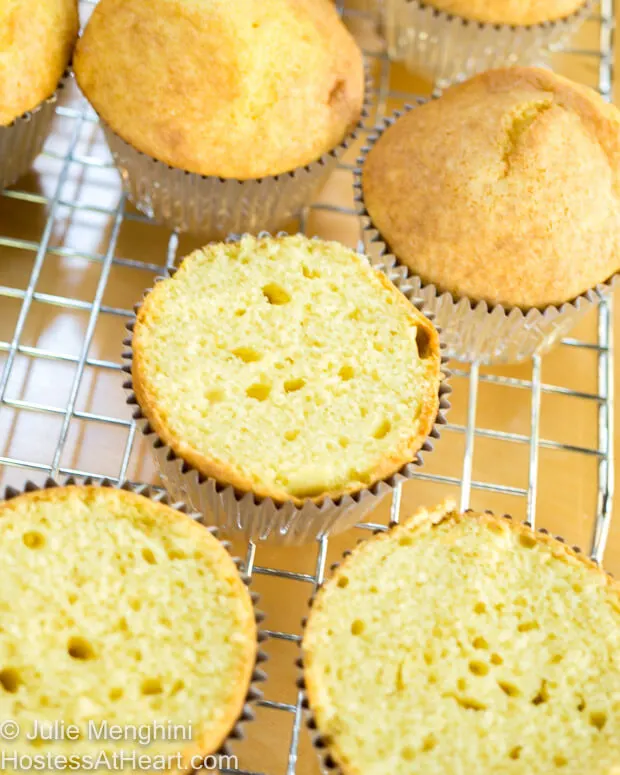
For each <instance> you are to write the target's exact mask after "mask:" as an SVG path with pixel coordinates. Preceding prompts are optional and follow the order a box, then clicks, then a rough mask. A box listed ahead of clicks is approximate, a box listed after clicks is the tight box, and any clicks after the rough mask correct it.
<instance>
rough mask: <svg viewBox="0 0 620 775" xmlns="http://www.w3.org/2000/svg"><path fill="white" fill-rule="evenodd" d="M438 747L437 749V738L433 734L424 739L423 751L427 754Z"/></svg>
mask: <svg viewBox="0 0 620 775" xmlns="http://www.w3.org/2000/svg"><path fill="white" fill-rule="evenodd" d="M436 747H437V738H436V737H435V735H433V734H430V735H427V736H426V737H425V738H424V742H423V743H422V750H423V751H424V752H425V753H427V752H428V751H432V750H433V748H436Z"/></svg>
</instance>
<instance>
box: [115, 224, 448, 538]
mask: <svg viewBox="0 0 620 775" xmlns="http://www.w3.org/2000/svg"><path fill="white" fill-rule="evenodd" d="M130 328H131V329H132V330H133V339H132V340H130V341H129V342H128V343H129V344H131V348H132V349H131V352H130V353H128V354H127V356H128V357H129V358H130V359H131V364H130V365H129V366H127V368H126V370H127V371H128V372H129V373H130V374H131V381H130V382H129V383H126V387H127V388H128V389H129V390H130V391H131V394H130V399H129V400H130V402H133V403H136V404H137V405H138V407H139V408H138V412H137V413H136V415H135V417H136V419H138V420H139V421H140V422H141V424H142V427H143V429H144V431H145V433H146V434H148V435H149V436H150V438H151V440H152V442H153V448H154V452H155V458H156V461H157V464H158V466H159V469H160V473H161V475H162V478H163V481H164V484H165V486H166V488H167V489H168V490H169V491H170V492H171V493H172V494H174V496H175V497H179V498H181V499H183V500H186V501H188V502H189V503H191V504H192V506H193V507H194V508H195V509H197V510H198V511H200V512H201V513H202V514H203V515H204V516H205V519H206V521H208V522H209V523H214V524H217V525H219V526H221V527H223V528H225V529H226V530H228V531H231V532H232V531H241V532H243V533H244V534H245V536H247V537H249V538H252V539H254V540H263V539H270V540H272V541H278V542H288V543H293V542H295V543H300V542H302V541H309V540H313V539H315V538H317V537H321V536H323V535H326V534H327V533H328V532H336V531H338V530H343V529H345V528H347V527H349V526H351V525H352V524H354V523H355V522H356V521H358V520H359V519H361V517H362V516H363V515H364V514H366V513H367V512H368V511H369V510H370V509H372V508H373V507H374V506H375V505H376V503H377V501H378V499H379V497H380V496H381V495H383V493H384V492H386V491H387V489H388V488H389V487H392V486H393V485H394V484H395V482H396V481H397V480H398V479H399V478H402V477H403V476H412V474H413V467H412V465H411V464H412V463H414V462H416V461H417V462H420V461H419V460H418V451H419V450H420V449H422V448H427V449H428V448H429V445H428V444H427V443H426V442H427V439H428V437H429V436H433V435H437V432H436V430H435V423H436V422H437V420H439V421H440V422H442V421H443V418H442V416H441V414H440V410H441V409H443V408H445V406H446V402H445V399H443V398H442V397H441V396H442V395H443V394H444V393H445V392H446V388H445V387H444V386H443V385H442V376H443V375H442V373H441V357H440V352H439V338H438V335H437V332H436V331H435V329H434V328H433V325H432V324H431V322H430V321H429V320H428V319H427V318H426V317H425V316H424V315H423V314H422V313H421V312H419V311H418V310H417V309H416V308H415V307H414V306H413V305H412V304H411V303H410V302H409V301H408V299H407V298H406V297H405V296H404V295H403V294H401V293H400V292H399V291H398V290H397V289H396V288H395V287H394V286H393V285H392V284H391V283H390V282H389V281H387V280H386V278H385V276H384V275H383V274H381V273H380V272H378V271H376V270H374V269H373V268H372V267H371V266H370V265H369V264H368V261H367V260H366V258H365V257H364V256H361V255H359V254H357V253H355V252H353V251H352V250H349V249H348V248H346V247H344V246H343V245H340V244H338V243H335V242H323V241H320V240H309V239H307V238H306V237H304V236H302V235H296V236H286V237H280V238H271V237H260V238H258V239H257V238H254V237H250V236H245V237H243V238H242V239H241V240H240V241H239V242H230V243H219V244H211V245H208V246H207V247H206V248H204V249H202V250H198V251H196V252H195V253H192V254H191V255H190V256H188V257H187V258H186V259H185V260H184V261H183V263H182V264H181V267H180V268H179V269H178V271H176V272H175V273H174V275H173V276H172V277H170V278H168V279H165V280H163V281H161V282H159V283H157V284H156V285H155V288H154V289H153V290H152V291H150V292H149V293H148V294H147V295H146V298H145V300H144V301H143V303H142V305H141V306H140V307H139V309H138V312H137V320H136V321H135V325H134V324H130ZM134 391H135V394H134Z"/></svg>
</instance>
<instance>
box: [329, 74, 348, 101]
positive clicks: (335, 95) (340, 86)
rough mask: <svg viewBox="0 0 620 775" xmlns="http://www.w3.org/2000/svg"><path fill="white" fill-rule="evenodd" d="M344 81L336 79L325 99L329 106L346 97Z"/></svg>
mask: <svg viewBox="0 0 620 775" xmlns="http://www.w3.org/2000/svg"><path fill="white" fill-rule="evenodd" d="M346 86H347V84H346V81H345V80H344V78H337V79H336V81H335V82H334V85H333V86H332V88H331V89H330V90H329V97H328V98H327V102H328V103H329V104H330V105H333V104H334V102H340V100H342V99H343V98H344V97H345V96H346Z"/></svg>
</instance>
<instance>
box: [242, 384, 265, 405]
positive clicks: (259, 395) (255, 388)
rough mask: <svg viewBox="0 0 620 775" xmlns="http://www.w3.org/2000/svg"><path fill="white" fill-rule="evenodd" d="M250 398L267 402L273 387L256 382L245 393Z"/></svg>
mask: <svg viewBox="0 0 620 775" xmlns="http://www.w3.org/2000/svg"><path fill="white" fill-rule="evenodd" d="M245 393H246V395H247V397H248V398H255V399H256V400H257V401H266V400H267V399H268V398H269V394H270V393H271V385H264V384H263V383H261V382H256V383H255V384H254V385H250V387H249V388H248V389H247V390H246V391H245Z"/></svg>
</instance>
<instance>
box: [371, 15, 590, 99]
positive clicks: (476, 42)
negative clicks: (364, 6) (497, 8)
mask: <svg viewBox="0 0 620 775" xmlns="http://www.w3.org/2000/svg"><path fill="white" fill-rule="evenodd" d="M592 5H593V0H587V2H585V3H584V5H583V6H582V7H581V8H579V9H578V10H577V11H575V12H574V13H572V14H571V15H569V16H567V17H565V18H563V19H558V20H556V21H549V22H543V23H540V24H532V25H527V26H525V25H524V26H512V25H508V24H488V23H485V22H477V21H473V20H470V19H465V18H463V17H460V16H454V15H452V14H449V13H445V12H444V11H439V10H437V9H436V8H433V7H432V5H426V4H425V3H423V2H420V0H384V12H383V29H384V33H385V36H386V40H387V47H388V54H389V56H390V57H391V58H392V59H395V60H398V61H403V62H404V63H405V64H406V66H407V67H408V68H410V69H411V70H413V71H415V72H418V73H420V74H422V75H426V76H427V77H429V78H430V79H431V80H433V81H435V82H436V83H437V84H438V85H439V86H445V85H446V84H448V83H450V82H452V81H454V80H461V79H465V78H468V77H469V76H471V75H473V74H474V73H477V72H480V71H482V70H490V69H493V68H495V67H502V66H506V65H514V64H517V63H518V64H520V65H528V64H530V65H531V64H539V63H540V62H541V61H542V60H544V59H545V57H546V56H547V55H548V53H549V52H550V51H554V50H555V51H557V50H559V49H561V48H562V47H563V46H565V45H566V44H567V43H568V41H569V40H570V39H571V37H572V36H573V35H574V34H575V32H576V31H577V30H578V29H579V27H580V26H581V25H582V24H583V22H584V21H585V19H586V18H587V17H588V16H589V14H590V12H591V10H592Z"/></svg>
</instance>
